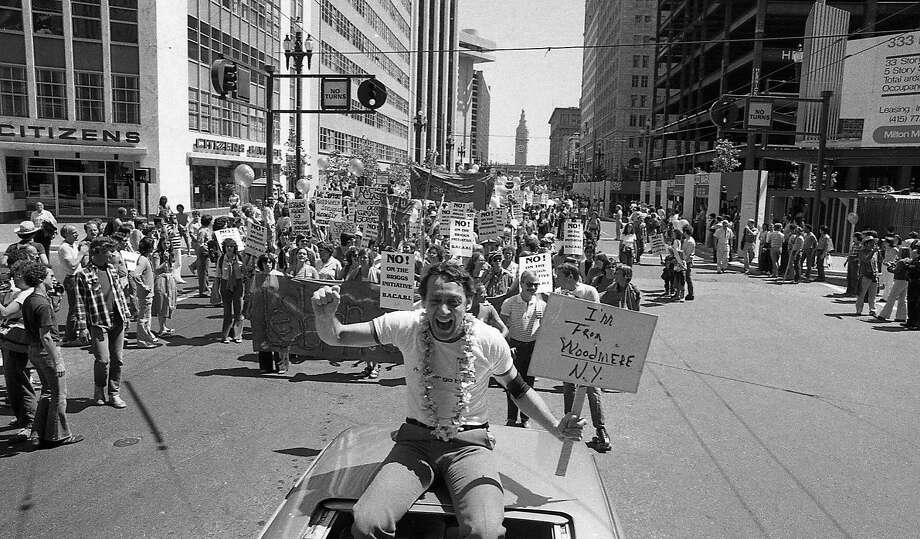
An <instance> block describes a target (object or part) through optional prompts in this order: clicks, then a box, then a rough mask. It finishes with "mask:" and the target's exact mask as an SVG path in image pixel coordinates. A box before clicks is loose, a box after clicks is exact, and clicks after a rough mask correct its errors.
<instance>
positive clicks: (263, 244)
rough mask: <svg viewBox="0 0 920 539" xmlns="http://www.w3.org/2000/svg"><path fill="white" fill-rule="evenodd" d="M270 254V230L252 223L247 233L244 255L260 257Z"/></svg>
mask: <svg viewBox="0 0 920 539" xmlns="http://www.w3.org/2000/svg"><path fill="white" fill-rule="evenodd" d="M266 252H268V230H267V229H266V228H265V226H263V225H260V224H257V223H252V224H251V225H249V230H248V231H246V248H245V249H244V250H243V254H247V255H252V256H255V257H259V256H262V255H264V254H265V253H266Z"/></svg>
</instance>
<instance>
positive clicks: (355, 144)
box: [319, 127, 409, 163]
mask: <svg viewBox="0 0 920 539" xmlns="http://www.w3.org/2000/svg"><path fill="white" fill-rule="evenodd" d="M365 146H367V147H369V149H370V151H371V152H372V153H373V154H374V156H375V157H376V158H377V159H378V160H380V161H390V162H394V163H399V162H403V161H406V160H407V159H408V157H409V155H408V153H407V152H406V150H405V149H404V148H395V147H393V146H388V145H386V144H381V143H379V142H374V141H373V140H367V139H364V138H361V137H356V136H353V135H349V134H347V133H342V132H341V131H333V130H332V129H327V128H325V127H320V129H319V149H320V151H324V152H332V151H336V152H339V153H343V154H346V155H356V154H357V153H358V151H360V150H361V148H363V147H365Z"/></svg>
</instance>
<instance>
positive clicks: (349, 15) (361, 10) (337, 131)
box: [306, 0, 414, 163]
mask: <svg viewBox="0 0 920 539" xmlns="http://www.w3.org/2000/svg"><path fill="white" fill-rule="evenodd" d="M310 4H311V5H312V6H313V7H312V9H313V13H314V15H313V17H312V19H313V25H312V27H311V28H312V30H311V33H312V35H313V38H314V39H315V40H316V41H317V42H318V48H317V52H318V53H319V60H320V61H319V65H314V72H315V73H318V72H321V73H342V74H350V75H360V74H372V75H375V76H376V78H377V80H379V81H380V82H382V83H383V85H384V86H386V89H387V99H386V103H385V104H384V105H383V107H381V108H380V109H377V112H376V113H375V114H324V115H314V116H313V117H311V118H308V119H307V120H306V121H307V122H308V123H309V125H310V126H311V129H310V130H311V131H313V132H314V133H316V134H317V136H316V137H315V145H314V146H313V147H311V148H310V149H311V150H312V151H311V152H309V153H311V154H312V155H317V153H318V154H320V155H322V154H328V153H330V152H332V151H336V152H339V153H341V154H344V155H354V154H355V153H357V152H358V150H359V149H360V148H361V147H362V146H364V147H366V148H367V149H368V150H369V151H370V152H371V153H372V154H373V155H374V156H375V157H376V159H377V160H378V161H380V162H382V163H401V162H404V161H406V159H407V158H408V152H407V145H408V143H409V132H410V130H411V129H412V127H411V123H412V114H414V112H413V113H411V114H410V111H411V110H412V106H411V105H410V99H409V96H410V95H411V91H410V88H411V82H410V81H411V62H410V54H409V48H410V47H411V44H412V36H411V21H412V14H411V2H410V1H409V0H348V1H347V2H346V1H332V0H317V1H313V2H310ZM355 51H359V52H358V53H355ZM360 82H361V80H360V79H358V80H354V81H353V88H352V107H353V108H356V109H360V108H363V107H361V105H360V104H359V103H358V102H357V99H356V97H355V93H354V92H355V89H354V86H356V85H357V84H359V83H360ZM313 105H314V106H311V107H309V108H316V107H315V106H316V104H315V103H314V104H313ZM314 126H315V129H316V130H315V131H314V130H313V128H314Z"/></svg>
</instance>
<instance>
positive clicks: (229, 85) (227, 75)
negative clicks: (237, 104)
mask: <svg viewBox="0 0 920 539" xmlns="http://www.w3.org/2000/svg"><path fill="white" fill-rule="evenodd" d="M238 83H239V72H238V69H237V67H236V64H235V63H234V62H231V61H229V60H228V61H227V63H226V64H224V92H225V93H228V94H233V95H235V94H236V90H237V88H238V86H239V84H238Z"/></svg>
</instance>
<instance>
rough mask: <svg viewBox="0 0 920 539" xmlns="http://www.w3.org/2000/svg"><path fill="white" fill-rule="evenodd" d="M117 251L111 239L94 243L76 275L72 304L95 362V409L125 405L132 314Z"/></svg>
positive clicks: (107, 238) (80, 330) (79, 329)
mask: <svg viewBox="0 0 920 539" xmlns="http://www.w3.org/2000/svg"><path fill="white" fill-rule="evenodd" d="M116 250H117V244H116V242H115V240H114V239H112V238H109V237H106V236H103V237H100V238H96V239H94V240H93V242H92V243H91V244H90V246H89V256H90V264H89V266H87V267H85V268H83V269H82V270H81V271H78V272H77V273H76V274H75V275H76V299H75V301H74V304H75V307H76V311H77V330H78V331H79V332H80V333H81V336H82V337H83V338H89V339H90V349H91V350H92V352H93V356H94V357H95V359H96V360H95V364H94V367H93V373H94V376H93V378H94V382H95V391H94V392H93V401H94V402H95V404H96V405H98V406H103V405H105V404H106V403H108V404H109V405H110V406H112V407H113V408H125V407H126V406H127V404H126V403H125V401H124V400H123V399H122V398H121V396H120V389H121V373H122V367H123V366H124V361H123V358H122V350H123V348H124V342H125V329H126V328H127V326H128V321H129V320H130V319H131V314H130V313H131V311H130V310H129V308H128V300H127V299H126V298H125V294H124V289H123V288H122V286H121V285H120V282H119V275H118V271H117V269H116V267H115V265H114V263H115V260H116ZM106 390H108V400H106Z"/></svg>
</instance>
